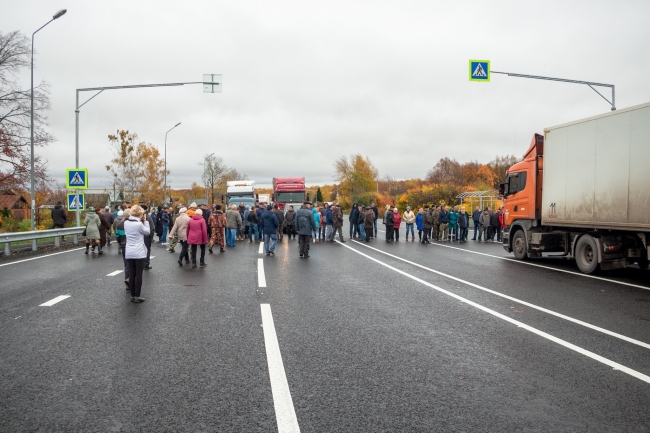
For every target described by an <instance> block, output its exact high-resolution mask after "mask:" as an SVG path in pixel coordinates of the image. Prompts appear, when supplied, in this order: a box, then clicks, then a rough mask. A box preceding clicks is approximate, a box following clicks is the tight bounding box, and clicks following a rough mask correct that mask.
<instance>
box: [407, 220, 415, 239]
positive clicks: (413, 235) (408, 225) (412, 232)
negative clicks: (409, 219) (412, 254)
mask: <svg viewBox="0 0 650 433" xmlns="http://www.w3.org/2000/svg"><path fill="white" fill-rule="evenodd" d="M409 230H410V231H411V237H413V238H414V237H415V231H414V229H413V223H407V224H406V239H407V240H408V238H409Z"/></svg>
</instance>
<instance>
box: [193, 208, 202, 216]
mask: <svg viewBox="0 0 650 433" xmlns="http://www.w3.org/2000/svg"><path fill="white" fill-rule="evenodd" d="M194 215H203V211H202V210H201V209H197V210H196V212H195V213H194Z"/></svg>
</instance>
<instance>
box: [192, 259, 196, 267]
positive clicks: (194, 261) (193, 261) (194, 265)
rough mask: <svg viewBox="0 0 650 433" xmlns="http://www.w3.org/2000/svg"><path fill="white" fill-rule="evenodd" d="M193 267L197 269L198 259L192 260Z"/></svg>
mask: <svg viewBox="0 0 650 433" xmlns="http://www.w3.org/2000/svg"><path fill="white" fill-rule="evenodd" d="M192 267H193V268H196V259H192Z"/></svg>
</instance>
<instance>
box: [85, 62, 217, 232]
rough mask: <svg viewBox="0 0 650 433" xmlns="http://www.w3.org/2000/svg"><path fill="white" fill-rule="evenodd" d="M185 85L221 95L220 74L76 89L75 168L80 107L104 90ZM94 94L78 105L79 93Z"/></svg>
mask: <svg viewBox="0 0 650 433" xmlns="http://www.w3.org/2000/svg"><path fill="white" fill-rule="evenodd" d="M186 84H202V85H203V93H221V75H220V74H203V81H190V82H186V83H161V84H134V85H129V86H109V87H86V88H84V89H77V92H76V103H75V107H76V108H75V110H74V113H75V125H74V128H75V134H74V148H75V167H76V168H79V110H80V109H81V107H83V106H84V105H86V104H87V103H89V102H90V101H91V100H92V99H94V98H95V97H97V96H98V95H99V94H100V93H102V92H103V91H104V90H117V89H139V88H145V87H172V86H184V85H186ZM90 91H92V92H94V91H96V92H97V93H95V94H94V95H93V96H91V97H90V98H88V99H87V100H86V102H84V103H83V104H79V92H90ZM75 191H76V201H77V203H79V190H78V189H77V190H75ZM75 213H76V214H77V215H76V216H77V227H80V226H81V221H80V214H81V212H75Z"/></svg>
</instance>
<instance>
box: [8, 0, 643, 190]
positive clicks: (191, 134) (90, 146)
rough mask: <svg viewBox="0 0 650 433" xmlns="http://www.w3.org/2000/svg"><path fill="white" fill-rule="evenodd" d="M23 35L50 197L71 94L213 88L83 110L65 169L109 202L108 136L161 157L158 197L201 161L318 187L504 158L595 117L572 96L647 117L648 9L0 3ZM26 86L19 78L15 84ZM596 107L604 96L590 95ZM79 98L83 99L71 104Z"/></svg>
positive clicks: (98, 103) (70, 125)
mask: <svg viewBox="0 0 650 433" xmlns="http://www.w3.org/2000/svg"><path fill="white" fill-rule="evenodd" d="M61 8H66V9H67V10H68V12H67V14H66V15H65V16H63V17H62V18H60V19H59V20H57V21H54V22H53V23H51V24H49V25H48V26H47V27H45V28H44V29H43V30H41V31H40V32H39V33H38V34H37V35H36V50H37V57H36V62H37V69H36V70H35V81H36V82H40V81H41V80H46V81H48V82H49V83H51V85H52V93H51V101H52V110H51V112H50V113H49V121H50V124H51V126H50V130H51V132H52V133H53V134H54V136H55V137H56V138H57V141H56V143H54V144H52V145H51V146H49V147H48V148H46V149H43V150H39V153H40V154H41V155H42V156H44V157H46V158H47V159H48V160H49V168H50V173H51V174H52V176H53V177H55V178H57V179H60V180H61V181H63V179H64V174H65V169H66V168H68V167H74V137H75V136H74V132H75V116H74V108H75V106H74V104H75V89H77V88H84V87H99V86H112V85H130V84H147V83H164V82H181V81H201V80H202V74H204V73H215V74H222V75H223V93H221V94H204V93H202V88H201V86H199V85H194V86H183V87H174V88H154V89H136V90H111V91H106V92H104V93H102V94H101V95H99V96H98V97H97V98H95V99H93V100H92V101H91V102H89V103H88V104H87V105H85V106H84V107H82V109H81V115H80V119H81V121H80V155H81V156H80V165H81V167H87V168H88V169H89V177H90V186H91V187H93V188H101V187H107V186H109V185H112V184H110V182H111V180H110V176H108V174H107V172H106V171H105V169H104V166H105V165H106V164H108V163H109V160H110V159H111V152H110V148H109V143H108V140H107V135H108V134H111V133H114V132H115V131H116V130H117V129H128V130H129V131H130V132H136V133H137V134H138V135H139V137H140V139H141V140H144V141H147V142H151V143H153V144H155V145H158V146H159V147H160V149H161V151H162V148H163V145H164V138H165V132H166V131H167V130H168V129H170V128H171V127H173V126H174V125H175V124H176V123H178V122H182V124H181V125H180V126H179V127H178V128H176V129H175V130H173V131H172V132H170V133H169V136H168V140H167V162H168V168H169V169H170V170H171V172H172V174H171V176H170V177H169V179H168V180H169V182H170V185H171V186H172V187H173V188H185V187H188V186H189V185H190V184H191V183H192V182H193V181H197V182H199V183H200V175H201V170H202V168H201V167H200V165H199V164H200V161H201V160H202V157H203V155H205V154H208V153H212V152H215V153H216V154H217V155H219V156H221V157H223V159H224V161H225V162H226V164H228V165H229V166H232V167H235V168H236V169H237V170H239V171H241V172H244V173H246V174H248V176H249V177H250V178H251V179H253V180H255V181H257V182H258V183H259V184H270V182H271V179H272V178H273V177H276V176H279V177H284V176H305V177H306V179H307V183H308V184H325V183H332V182H333V166H332V164H333V162H334V160H335V159H336V158H338V157H340V156H342V155H349V154H352V153H361V154H363V155H367V156H369V157H370V158H371V160H372V162H373V163H374V164H375V165H376V167H377V168H378V169H379V173H380V176H382V177H383V176H386V175H390V176H392V177H395V178H412V177H423V176H424V175H425V174H426V172H427V170H428V169H429V168H430V167H431V166H432V165H433V164H435V162H436V161H437V160H438V159H439V158H441V157H445V156H448V157H451V158H456V159H457V160H459V161H461V162H465V161H469V160H478V161H480V162H488V161H489V160H491V159H493V158H494V156H496V155H505V154H513V153H514V152H515V150H516V152H517V154H518V155H520V154H521V153H522V152H523V151H524V150H525V148H526V147H527V145H528V143H529V142H530V139H531V137H532V135H533V133H535V132H539V133H543V129H544V127H548V126H552V125H556V124H560V123H564V122H567V121H571V120H576V119H579V118H582V117H588V116H592V115H596V114H601V113H605V112H607V111H609V108H610V107H609V105H608V104H607V103H606V102H605V101H604V100H603V99H601V97H600V96H598V95H597V94H596V93H594V91H592V90H591V89H589V88H588V87H587V86H582V85H576V84H567V83H553V82H546V81H538V80H529V79H523V78H512V77H507V76H503V75H494V76H493V77H492V81H491V82H490V83H473V82H469V81H468V60H469V59H489V60H491V67H492V69H493V70H496V71H508V72H517V73H526V74H534V75H546V76H552V77H561V78H569V79H578V80H587V81H596V82H601V83H612V84H615V85H616V106H617V107H618V108H625V107H629V106H632V105H636V104H641V103H644V102H648V101H650V80H648V74H649V73H650V56H648V51H649V47H650V45H649V43H650V25H648V17H650V1H648V0H640V1H616V2H614V1H611V0H607V1H594V0H589V1H570V0H562V1H547V0H545V1H522V0H517V1H489V2H488V1H463V2H452V1H448V2H439V1H438V2H433V1H430V0H425V1H407V0H400V1H378V0H371V1H354V0H346V1H332V0H329V1H278V0H276V1H191V0H187V1H183V2H178V1H168V0H156V1H153V0H151V1H145V0H138V1H132V0H131V1H121V0H111V1H101V2H100V1H97V0H93V1H88V0H85V1H81V0H57V1H51V0H48V1H33V0H20V1H16V0H0V11H2V13H0V31H2V32H3V33H6V32H9V31H12V30H20V31H22V32H23V33H25V34H28V35H31V33H32V32H33V31H34V30H36V29H37V28H38V27H40V26H41V25H43V24H44V23H46V22H47V21H48V20H49V19H50V17H51V16H52V15H53V14H54V13H55V12H56V11H57V10H58V9H61ZM21 78H22V81H24V84H25V86H26V87H27V86H28V85H29V70H23V71H22V77H21ZM602 90H603V92H604V95H605V96H606V97H607V98H610V96H611V92H610V91H609V89H602ZM90 96H92V94H91V93H82V94H81V100H82V101H84V100H86V99H87V98H88V97H90Z"/></svg>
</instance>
